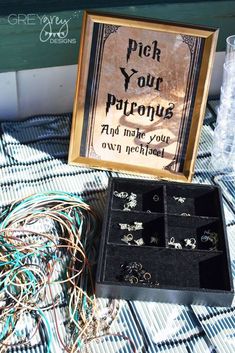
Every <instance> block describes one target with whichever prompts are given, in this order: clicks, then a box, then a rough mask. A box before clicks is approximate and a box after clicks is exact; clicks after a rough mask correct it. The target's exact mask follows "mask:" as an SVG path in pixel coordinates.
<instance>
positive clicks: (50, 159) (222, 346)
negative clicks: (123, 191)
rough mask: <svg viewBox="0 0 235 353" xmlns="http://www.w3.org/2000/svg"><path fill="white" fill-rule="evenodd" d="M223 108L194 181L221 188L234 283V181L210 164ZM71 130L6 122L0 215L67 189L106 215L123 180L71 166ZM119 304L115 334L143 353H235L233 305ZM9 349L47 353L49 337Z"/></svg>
mask: <svg viewBox="0 0 235 353" xmlns="http://www.w3.org/2000/svg"><path fill="white" fill-rule="evenodd" d="M217 105H218V101H216V100H211V101H209V102H208V107H207V112H206V116H205V120H204V126H203V129H202V134H201V139H200V146H199V153H198V158H197V162H196V172H195V177H194V180H193V182H195V183H212V184H218V185H220V186H221V187H222V190H223V196H224V210H225V216H226V224H227V231H228V239H229V248H230V254H231V260H232V271H233V276H234V278H235V203H234V200H235V188H234V182H235V175H233V174H229V175H220V174H218V173H217V172H216V170H214V169H213V168H212V166H211V165H210V148H211V143H212V138H213V129H214V124H215V120H216V107H217ZM70 126H71V114H63V115H58V116H55V115H53V116H50V115H48V116H35V117H31V118H29V119H26V120H25V121H19V122H3V123H2V124H1V140H0V211H2V210H3V209H5V207H6V206H7V205H8V204H9V203H10V202H11V201H13V200H14V199H17V198H19V197H22V196H26V195H29V194H32V193H35V192H40V191H47V190H63V191H69V192H73V193H75V194H77V195H80V196H82V197H83V199H84V200H86V201H87V202H89V203H90V204H91V205H92V206H93V207H94V208H95V209H96V211H97V213H99V214H100V215H102V214H103V212H104V205H105V191H106V188H107V184H108V179H109V177H110V176H111V175H119V176H124V174H120V173H111V172H106V171H99V170H91V169H88V168H83V167H75V166H69V165H68V164H67V155H68V145H69V132H70ZM125 177H126V175H125ZM129 177H132V176H129ZM100 302H101V305H106V304H107V300H105V299H102V300H101V301H100ZM119 305H120V310H119V315H118V317H117V318H116V319H115V321H114V322H113V323H112V325H111V327H110V332H111V333H119V334H122V335H125V336H128V337H129V338H130V339H131V340H132V341H133V343H134V345H135V347H136V351H137V352H138V353H140V352H141V353H155V352H163V353H209V352H210V353H215V352H218V353H234V352H235V315H234V313H235V306H232V307H231V308H209V307H202V306H191V307H190V306H182V305H174V304H162V303H144V302H128V301H122V300H121V301H119ZM48 315H49V314H48ZM62 324H63V322H61V325H62ZM0 347H1V343H0ZM89 349H90V351H91V352H95V353H101V352H102V353H131V352H133V349H132V347H131V345H130V344H129V342H128V341H127V340H120V339H119V338H118V337H116V336H110V337H106V338H103V339H101V340H99V341H98V342H94V343H93V344H92V345H91V346H90V348H89ZM8 351H9V352H11V353H13V352H23V353H25V352H27V353H29V352H30V353H36V352H37V353H38V352H40V353H42V352H46V342H45V333H43V332H39V336H38V337H37V339H35V342H34V343H33V345H32V347H31V348H27V347H18V348H17V347H16V348H14V349H9V350H8ZM55 352H56V353H59V352H63V350H62V349H61V348H60V347H59V346H58V344H56V342H55V343H54V345H52V353H55Z"/></svg>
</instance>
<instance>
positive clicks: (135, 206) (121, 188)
mask: <svg viewBox="0 0 235 353" xmlns="http://www.w3.org/2000/svg"><path fill="white" fill-rule="evenodd" d="M125 180H126V179H125ZM111 197H112V202H111V207H112V209H114V210H122V211H145V212H159V213H163V212H164V209H165V207H164V187H163V185H161V184H159V185H158V183H156V182H154V183H150V184H148V183H147V184H146V182H145V181H143V182H141V181H140V182H139V183H133V180H132V179H128V181H125V182H123V181H121V180H120V181H118V182H116V183H114V184H113V187H112V190H111Z"/></svg>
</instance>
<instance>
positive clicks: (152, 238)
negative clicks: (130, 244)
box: [150, 237, 158, 244]
mask: <svg viewBox="0 0 235 353" xmlns="http://www.w3.org/2000/svg"><path fill="white" fill-rule="evenodd" d="M157 243H158V239H157V237H151V238H150V244H157Z"/></svg>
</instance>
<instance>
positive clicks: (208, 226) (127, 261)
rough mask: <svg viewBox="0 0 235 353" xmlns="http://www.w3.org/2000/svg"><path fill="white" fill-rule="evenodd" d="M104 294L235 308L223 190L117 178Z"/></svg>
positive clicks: (107, 232) (101, 282)
mask: <svg viewBox="0 0 235 353" xmlns="http://www.w3.org/2000/svg"><path fill="white" fill-rule="evenodd" d="M133 228H134V230H133ZM96 295H97V296H100V297H108V298H121V299H127V300H145V301H158V302H171V303H178V304H199V305H200V304H201V305H211V306H216V305H217V306H230V305H231V303H232V300H233V283H232V276H231V265H230V259H229V252H228V243H227V236H226V228H225V222H224V214H223V206H222V197H221V192H220V189H219V188H218V187H216V186H211V185H197V184H183V183H173V182H163V181H152V180H141V179H131V178H128V179H126V178H125V179H124V178H111V180H110V183H109V189H108V199H107V209H106V215H105V219H104V223H103V232H102V238H101V244H100V254H99V263H98V269H97V280H96Z"/></svg>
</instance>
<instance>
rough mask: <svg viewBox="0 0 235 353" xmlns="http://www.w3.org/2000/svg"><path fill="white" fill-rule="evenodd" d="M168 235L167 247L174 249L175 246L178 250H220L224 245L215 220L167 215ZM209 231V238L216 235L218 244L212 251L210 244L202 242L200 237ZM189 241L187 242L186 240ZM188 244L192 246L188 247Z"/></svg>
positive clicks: (221, 233)
mask: <svg viewBox="0 0 235 353" xmlns="http://www.w3.org/2000/svg"><path fill="white" fill-rule="evenodd" d="M167 223H168V227H167V229H168V234H167V239H166V241H167V247H170V248H175V247H176V245H174V243H175V244H176V243H177V244H179V245H177V247H178V250H179V249H186V250H194V249H200V250H217V251H218V250H222V249H224V243H223V241H222V240H221V239H222V238H223V228H222V227H221V226H220V223H219V221H218V219H217V218H208V217H183V216H175V215H169V216H168V217H167ZM208 231H210V234H211V236H212V235H213V234H217V238H218V242H217V243H216V244H215V246H214V247H213V249H212V242H210V241H206V242H203V241H202V236H203V235H204V234H205V233H208ZM188 239H189V240H188ZM189 244H194V246H190V245H189Z"/></svg>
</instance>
